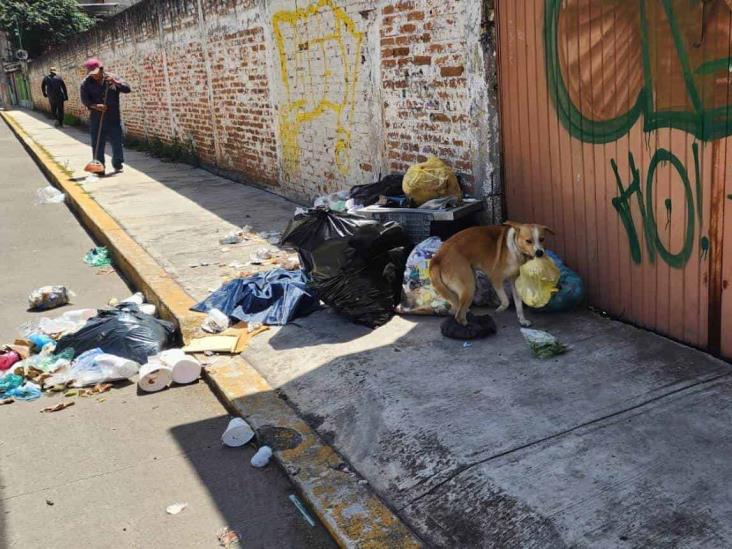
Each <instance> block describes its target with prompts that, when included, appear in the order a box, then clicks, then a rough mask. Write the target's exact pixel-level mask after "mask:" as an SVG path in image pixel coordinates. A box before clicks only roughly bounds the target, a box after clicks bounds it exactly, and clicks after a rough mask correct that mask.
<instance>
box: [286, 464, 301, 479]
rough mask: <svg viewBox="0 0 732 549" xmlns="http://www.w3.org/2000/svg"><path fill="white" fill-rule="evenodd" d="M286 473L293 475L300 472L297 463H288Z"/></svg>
mask: <svg viewBox="0 0 732 549" xmlns="http://www.w3.org/2000/svg"><path fill="white" fill-rule="evenodd" d="M286 469H287V473H288V474H290V475H292V476H293V477H294V476H297V474H298V473H299V472H300V468H299V467H298V466H297V465H288V466H287V467H286Z"/></svg>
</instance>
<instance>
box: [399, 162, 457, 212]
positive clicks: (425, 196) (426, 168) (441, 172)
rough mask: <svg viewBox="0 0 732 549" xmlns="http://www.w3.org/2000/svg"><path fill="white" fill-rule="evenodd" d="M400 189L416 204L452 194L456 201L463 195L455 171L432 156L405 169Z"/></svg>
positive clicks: (419, 204)
mask: <svg viewBox="0 0 732 549" xmlns="http://www.w3.org/2000/svg"><path fill="white" fill-rule="evenodd" d="M402 190H403V191H404V194H406V195H407V196H408V197H409V198H410V200H412V201H413V202H414V203H415V204H417V206H421V205H422V204H424V203H425V202H428V201H430V200H433V199H435V198H443V197H445V196H454V197H455V198H457V199H458V201H459V200H462V197H463V193H462V191H461V190H460V184H459V183H458V180H457V176H456V175H455V172H453V171H452V169H451V168H450V166H448V165H447V164H445V163H444V162H443V161H442V160H440V159H439V158H436V157H434V156H430V157H429V158H428V159H427V161H426V162H422V163H420V164H415V165H414V166H412V167H410V168H409V169H408V170H407V173H406V174H405V175H404V181H403V183H402Z"/></svg>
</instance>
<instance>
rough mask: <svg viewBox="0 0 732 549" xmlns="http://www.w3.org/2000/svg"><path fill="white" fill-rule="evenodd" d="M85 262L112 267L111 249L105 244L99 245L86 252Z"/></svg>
mask: <svg viewBox="0 0 732 549" xmlns="http://www.w3.org/2000/svg"><path fill="white" fill-rule="evenodd" d="M84 263H86V264H87V265H90V266H91V267H111V266H112V258H111V257H109V250H108V249H107V248H106V247H105V246H99V247H98V248H92V249H91V250H89V251H88V252H86V255H85V256H84Z"/></svg>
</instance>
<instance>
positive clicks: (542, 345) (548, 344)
mask: <svg viewBox="0 0 732 549" xmlns="http://www.w3.org/2000/svg"><path fill="white" fill-rule="evenodd" d="M521 333H522V334H523V336H524V338H526V341H527V342H528V344H529V347H530V348H531V352H532V353H534V356H535V357H537V358H552V357H553V356H557V355H561V354H564V353H566V352H567V346H566V345H563V344H561V343H559V341H558V340H557V338H556V337H554V336H553V335H552V334H550V333H549V332H544V331H542V330H532V329H530V328H521Z"/></svg>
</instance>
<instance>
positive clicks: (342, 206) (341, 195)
mask: <svg viewBox="0 0 732 549" xmlns="http://www.w3.org/2000/svg"><path fill="white" fill-rule="evenodd" d="M348 198H349V191H338V192H337V193H332V194H326V195H323V196H319V197H318V198H316V199H315V202H313V207H315V208H329V209H331V210H333V211H334V212H345V211H346V210H347V209H348V208H347V207H346V201H347V200H348Z"/></svg>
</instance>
